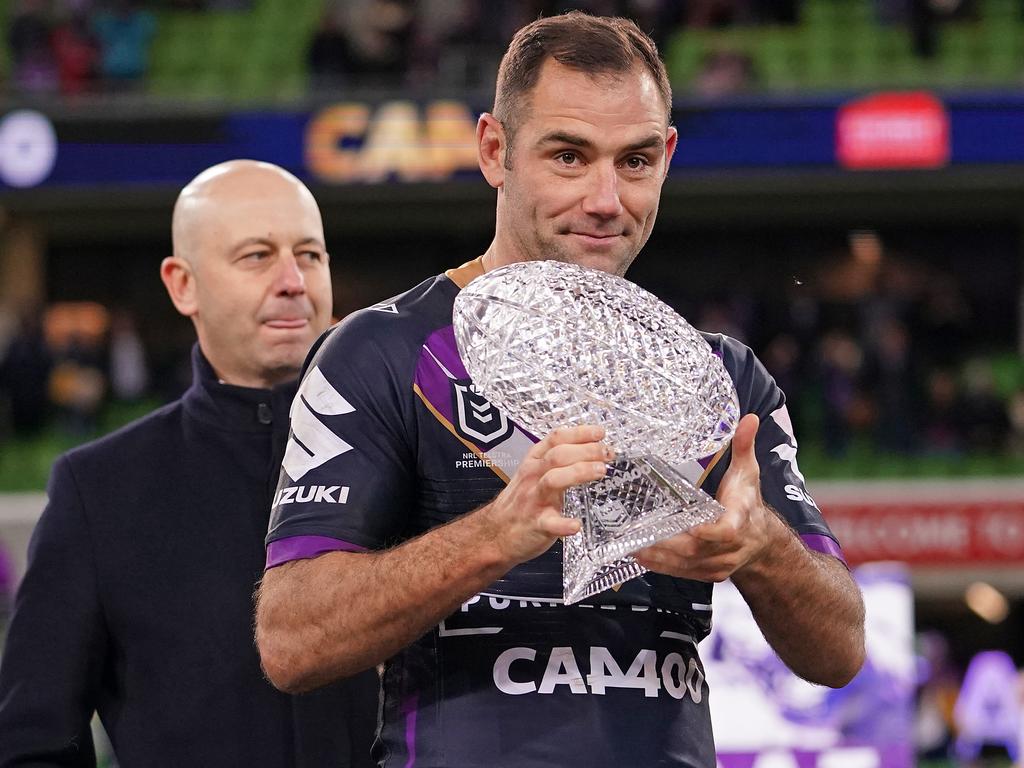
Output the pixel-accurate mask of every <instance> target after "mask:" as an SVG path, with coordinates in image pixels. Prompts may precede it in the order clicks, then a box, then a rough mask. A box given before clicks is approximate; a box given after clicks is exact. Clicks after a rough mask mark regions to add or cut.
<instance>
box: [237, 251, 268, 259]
mask: <svg viewBox="0 0 1024 768" xmlns="http://www.w3.org/2000/svg"><path fill="white" fill-rule="evenodd" d="M269 255H270V253H269V252H268V251H252V252H251V253H247V254H245V255H243V256H242V258H243V259H248V260H249V261H262V260H263V259H265V258H267V256H269Z"/></svg>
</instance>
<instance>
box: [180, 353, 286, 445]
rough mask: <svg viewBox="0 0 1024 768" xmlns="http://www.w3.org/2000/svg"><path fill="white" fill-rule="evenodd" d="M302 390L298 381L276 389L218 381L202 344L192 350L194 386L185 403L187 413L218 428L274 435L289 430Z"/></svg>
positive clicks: (184, 398)
mask: <svg viewBox="0 0 1024 768" xmlns="http://www.w3.org/2000/svg"><path fill="white" fill-rule="evenodd" d="M297 389H298V382H297V381H290V382H287V383H285V384H281V385H278V386H276V387H274V388H273V389H257V388H253V387H238V386H235V385H233V384H223V383H221V382H220V381H218V380H217V374H216V373H215V372H214V370H213V366H212V365H210V363H209V361H208V360H207V359H206V356H205V355H203V352H202V350H201V349H200V348H199V344H195V345H194V346H193V347H192V386H191V387H189V388H188V390H187V391H186V392H185V395H184V397H182V402H183V404H184V407H185V411H186V412H187V413H188V414H189V415H190V416H192V417H193V418H196V419H198V420H200V421H203V422H205V423H207V424H211V425H213V426H215V427H217V428H218V429H224V430H229V431H234V432H272V431H278V430H280V429H286V428H287V426H288V410H289V408H291V404H292V399H293V398H294V397H295V392H296V390H297Z"/></svg>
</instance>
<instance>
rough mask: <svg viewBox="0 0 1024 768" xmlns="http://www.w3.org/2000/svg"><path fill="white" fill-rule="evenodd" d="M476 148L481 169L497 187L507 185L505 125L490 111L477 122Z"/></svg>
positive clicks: (491, 183) (486, 177)
mask: <svg viewBox="0 0 1024 768" xmlns="http://www.w3.org/2000/svg"><path fill="white" fill-rule="evenodd" d="M476 150H477V160H478V161H479V163H480V171H481V173H483V175H484V178H485V179H487V183H488V184H490V185H491V186H492V187H494V188H495V189H501V188H502V187H503V186H504V185H505V153H506V152H507V151H508V147H507V146H506V136H505V127H504V126H503V125H502V124H501V122H500V121H499V120H498V118H496V117H495V116H494V115H492V114H491V113H490V112H484V113H483V114H482V115H480V119H479V120H477V123H476Z"/></svg>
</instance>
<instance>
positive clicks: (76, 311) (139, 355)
mask: <svg viewBox="0 0 1024 768" xmlns="http://www.w3.org/2000/svg"><path fill="white" fill-rule="evenodd" d="M0 346H3V347H4V348H5V349H4V352H2V353H0V443H2V442H3V440H4V438H5V437H10V436H13V437H16V438H28V439H30V438H34V437H37V436H39V435H40V434H42V433H44V432H45V431H46V430H48V429H50V428H56V429H58V430H60V431H61V432H63V433H64V434H66V435H68V436H71V437H75V438H79V439H87V438H89V437H92V436H93V435H94V434H95V432H96V430H97V427H98V418H99V415H100V413H101V410H102V409H103V407H104V406H105V405H106V404H108V403H110V402H118V403H135V402H139V401H141V400H142V399H143V398H146V397H149V396H151V395H153V394H155V393H154V391H153V389H152V387H151V384H152V378H151V376H150V371H149V365H148V363H147V357H146V351H145V347H144V344H143V342H142V339H141V338H140V337H139V334H138V331H137V330H136V327H135V322H134V319H133V317H132V315H131V313H130V312H128V311H127V310H117V311H115V312H110V311H108V310H107V309H106V308H104V307H102V306H100V305H98V304H94V303H91V302H76V303H61V304H55V305H52V306H50V307H48V308H46V309H45V310H37V309H26V310H23V311H22V312H21V314H20V317H19V318H18V322H17V327H16V329H15V330H14V332H13V333H12V334H11V336H10V338H9V339H7V340H6V344H4V345H0ZM184 354H187V350H186V351H185V353H184ZM167 394H168V395H174V394H177V393H176V392H174V393H172V392H169V393H167Z"/></svg>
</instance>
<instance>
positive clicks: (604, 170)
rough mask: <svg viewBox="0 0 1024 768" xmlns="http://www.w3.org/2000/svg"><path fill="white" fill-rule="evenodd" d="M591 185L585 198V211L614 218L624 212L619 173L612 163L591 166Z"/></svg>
mask: <svg viewBox="0 0 1024 768" xmlns="http://www.w3.org/2000/svg"><path fill="white" fill-rule="evenodd" d="M589 183H590V186H589V188H588V190H587V195H586V196H585V197H584V198H583V212H584V213H589V214H590V215H592V216H600V217H601V218H606V219H608V218H613V217H615V216H618V215H619V214H620V213H622V201H621V200H620V199H619V174H618V173H617V172H616V170H615V166H614V165H613V164H611V163H607V164H605V163H600V164H595V165H593V166H591V173H590V179H589Z"/></svg>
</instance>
